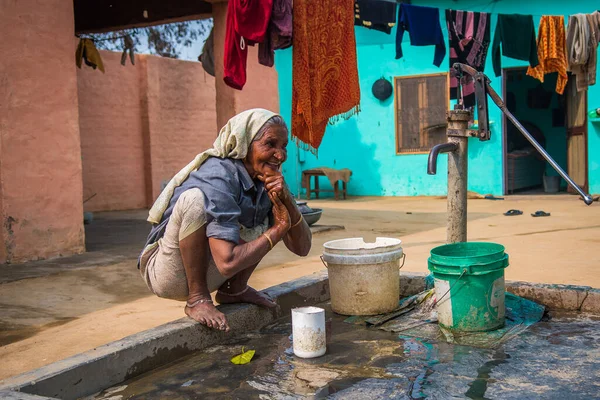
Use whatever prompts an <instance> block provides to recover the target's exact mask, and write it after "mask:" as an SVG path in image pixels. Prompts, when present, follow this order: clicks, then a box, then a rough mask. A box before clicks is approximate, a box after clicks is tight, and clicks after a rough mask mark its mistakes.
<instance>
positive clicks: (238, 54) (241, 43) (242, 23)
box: [223, 0, 273, 90]
mask: <svg viewBox="0 0 600 400" xmlns="http://www.w3.org/2000/svg"><path fill="white" fill-rule="evenodd" d="M272 7H273V0H230V1H229V4H228V5H227V20H226V27H225V46H224V47H225V54H224V57H223V70H224V73H223V80H224V81H225V83H226V84H227V85H229V86H231V87H232V88H234V89H239V90H242V88H243V87H244V85H245V84H246V60H247V58H248V46H249V45H251V46H252V45H254V44H255V43H260V42H262V41H263V40H264V39H265V34H266V32H267V25H268V24H269V20H270V18H271V9H272Z"/></svg>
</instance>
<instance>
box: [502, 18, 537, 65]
mask: <svg viewBox="0 0 600 400" xmlns="http://www.w3.org/2000/svg"><path fill="white" fill-rule="evenodd" d="M500 43H502V53H500ZM502 55H504V56H506V57H510V58H515V59H517V60H523V61H529V65H531V66H532V67H537V65H538V64H539V61H538V56H537V46H536V44H535V29H534V26H533V17H532V16H531V15H520V14H499V15H498V22H497V23H496V32H494V42H493V44H492V63H493V65H494V73H495V74H496V76H500V74H501V73H502V70H501V61H502Z"/></svg>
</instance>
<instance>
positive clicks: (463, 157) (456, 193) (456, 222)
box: [446, 121, 469, 243]
mask: <svg viewBox="0 0 600 400" xmlns="http://www.w3.org/2000/svg"><path fill="white" fill-rule="evenodd" d="M467 124H468V121H467V122H465V124H464V125H465V127H464V129H465V130H466V129H467ZM468 140H469V139H468V138H467V137H458V136H449V137H448V144H451V145H453V146H454V147H455V148H456V150H455V151H453V152H451V153H450V154H448V227H447V229H446V243H457V242H466V241H467V167H468V158H469V156H468V154H469V153H468V145H469V142H468Z"/></svg>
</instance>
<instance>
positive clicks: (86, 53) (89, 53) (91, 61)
mask: <svg viewBox="0 0 600 400" xmlns="http://www.w3.org/2000/svg"><path fill="white" fill-rule="evenodd" d="M82 61H84V62H85V65H87V66H90V67H92V68H93V69H96V68H98V69H99V70H100V71H102V73H104V63H103V62H102V57H100V52H99V51H98V49H97V48H96V46H95V45H94V41H93V40H92V39H81V40H80V41H79V45H78V46H77V50H76V51H75V64H76V65H77V67H79V68H81V62H82Z"/></svg>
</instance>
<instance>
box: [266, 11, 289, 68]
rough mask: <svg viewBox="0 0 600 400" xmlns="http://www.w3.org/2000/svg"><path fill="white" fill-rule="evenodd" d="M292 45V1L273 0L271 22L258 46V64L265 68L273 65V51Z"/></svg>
mask: <svg viewBox="0 0 600 400" xmlns="http://www.w3.org/2000/svg"><path fill="white" fill-rule="evenodd" d="M291 45H292V0H273V10H272V12H271V21H270V22H269V27H268V28H267V34H266V35H265V40H264V41H262V42H261V43H260V44H259V45H258V62H259V63H260V64H262V65H266V66H267V67H272V66H273V64H274V63H275V50H279V49H286V48H288V47H290V46H291Z"/></svg>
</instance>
